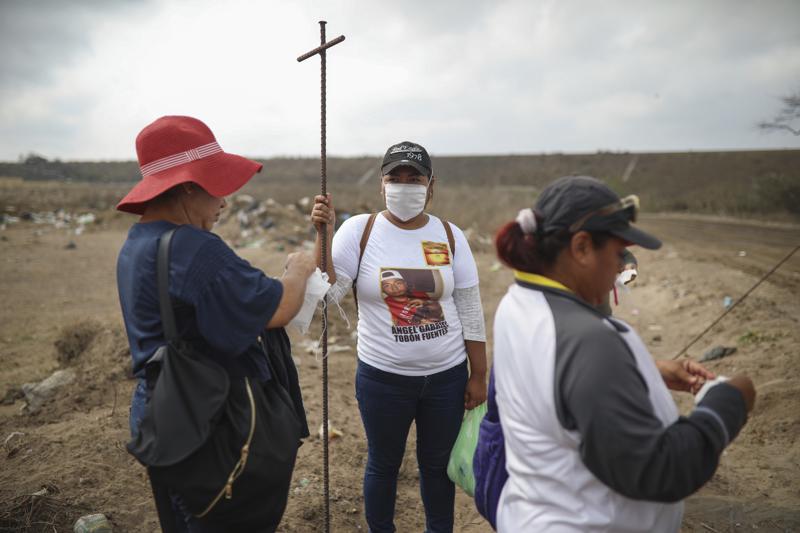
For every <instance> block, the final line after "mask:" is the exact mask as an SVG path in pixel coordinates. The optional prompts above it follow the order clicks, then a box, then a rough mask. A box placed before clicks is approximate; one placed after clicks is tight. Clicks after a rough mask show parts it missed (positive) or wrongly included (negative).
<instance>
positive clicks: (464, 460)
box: [447, 402, 487, 496]
mask: <svg viewBox="0 0 800 533" xmlns="http://www.w3.org/2000/svg"><path fill="white" fill-rule="evenodd" d="M486 409H487V404H486V402H483V403H482V404H480V405H479V406H477V407H476V408H474V409H472V410H470V411H467V412H466V413H465V414H464V420H463V422H461V430H460V431H459V432H458V438H456V443H455V444H454V445H453V450H452V451H451V452H450V460H449V461H448V463H447V476H448V477H449V478H450V480H451V481H452V482H453V483H455V484H456V485H458V486H459V487H461V488H462V489H463V490H464V492H466V493H467V494H469V495H470V496H474V495H475V474H474V473H473V471H472V459H473V457H474V456H475V448H476V447H477V446H478V432H479V431H480V426H481V421H482V420H483V417H484V416H485V415H486Z"/></svg>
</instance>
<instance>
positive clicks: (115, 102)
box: [0, 0, 800, 160]
mask: <svg viewBox="0 0 800 533" xmlns="http://www.w3.org/2000/svg"><path fill="white" fill-rule="evenodd" d="M320 19H325V20H327V21H328V30H327V31H328V38H333V37H336V36H338V35H340V34H344V35H345V36H346V38H347V40H346V41H345V42H344V43H342V44H340V45H338V46H336V47H335V48H333V49H331V50H330V51H329V53H328V153H329V154H330V155H363V154H370V155H374V154H380V153H382V152H383V151H384V150H385V148H386V147H387V146H388V145H389V144H391V143H393V142H397V141H400V140H412V141H417V142H420V143H422V144H424V145H425V146H427V147H428V148H429V150H430V151H431V152H433V153H435V154H507V153H541V152H554V151H562V152H594V151H596V150H630V151H682V150H715V149H750V148H799V147H800V137H794V136H792V135H791V134H789V133H783V132H776V133H771V134H768V133H762V132H761V131H759V130H758V129H756V127H755V124H756V123H757V122H758V121H760V120H764V119H768V118H770V117H772V116H774V115H775V114H776V113H777V111H778V110H779V108H780V101H779V97H780V96H782V95H786V94H789V93H791V92H794V91H797V90H800V22H798V21H800V1H797V0H786V1H770V0H765V1H761V2H752V1H734V0H729V1H722V0H721V1H701V0H687V1H670V2H663V1H655V0H652V1H630V2H626V1H616V0H605V1H603V2H590V1H588V0H587V1H583V2H578V1H533V0H527V1H526V0H520V1H512V0H509V1H503V0H498V1H488V0H487V1H482V2H479V1H455V0H454V1H434V0H428V1H424V0H419V1H418V0H406V1H402V2H390V1H382V0H371V1H366V0H365V1H349V2H348V1H319V2H309V1H296V2H289V1H284V2H278V1H271V0H251V1H248V0H226V1H224V2H221V1H219V0H196V1H190V0H185V1H177V0H174V1H167V0H149V1H145V0H142V1H135V0H129V1H109V0H96V1H82V2H81V1H72V2H66V1H60V0H59V1H55V0H53V1H37V0H18V1H17V0H0V76H1V77H0V160H16V159H17V158H18V157H19V155H20V154H22V153H28V152H36V153H39V154H42V155H44V156H45V157H48V158H56V157H59V158H62V159H133V158H135V156H136V154H135V148H134V139H135V137H136V134H137V133H138V132H139V130H141V129H142V128H143V127H144V126H145V125H147V124H148V123H149V122H151V121H152V120H154V119H156V118H158V117H159V116H162V115H167V114H185V115H192V116H195V117H197V118H200V119H201V120H203V121H204V122H206V123H207V124H208V125H209V126H210V127H211V129H212V130H213V131H214V132H215V134H216V136H217V139H218V141H219V142H220V144H221V145H222V147H223V148H224V149H226V150H227V151H231V152H238V153H241V154H244V155H249V156H261V157H269V156H276V155H291V156H294V155H310V156H313V155H317V154H318V153H319V59H317V58H314V59H311V60H308V61H306V62H304V63H297V61H296V58H297V56H299V55H300V54H302V53H303V52H305V51H307V50H309V49H311V48H314V47H315V46H317V45H318V44H319V25H318V24H317V21H318V20H320Z"/></svg>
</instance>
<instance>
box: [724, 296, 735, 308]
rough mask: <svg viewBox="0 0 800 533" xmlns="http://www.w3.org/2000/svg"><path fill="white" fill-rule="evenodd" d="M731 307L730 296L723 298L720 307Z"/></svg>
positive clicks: (731, 299)
mask: <svg viewBox="0 0 800 533" xmlns="http://www.w3.org/2000/svg"><path fill="white" fill-rule="evenodd" d="M732 305H733V298H731V297H730V296H726V297H725V298H723V299H722V307H724V308H725V309H727V308H729V307H730V306H732Z"/></svg>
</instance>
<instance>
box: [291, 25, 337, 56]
mask: <svg viewBox="0 0 800 533" xmlns="http://www.w3.org/2000/svg"><path fill="white" fill-rule="evenodd" d="M320 22H324V21H320ZM342 41H344V35H340V36H338V37H337V38H336V39H333V40H331V41H328V42H327V43H323V44H322V46H318V47H317V48H314V49H313V50H311V51H310V52H306V53H305V54H303V55H301V56H300V57H298V58H297V61H298V62H300V61H305V60H306V59H308V58H309V57H311V56H315V55H317V54H319V53H321V52H324V51H325V50H327V49H328V48H330V47H331V46H334V45H337V44H339V43H340V42H342Z"/></svg>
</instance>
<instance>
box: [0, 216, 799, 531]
mask: <svg viewBox="0 0 800 533" xmlns="http://www.w3.org/2000/svg"><path fill="white" fill-rule="evenodd" d="M642 225H643V226H644V227H645V228H647V229H649V230H651V231H653V232H654V233H656V234H657V235H659V236H661V237H662V239H663V240H664V241H665V246H664V248H662V249H661V250H659V251H656V252H646V251H638V252H637V256H638V257H639V260H640V266H641V276H640V279H639V280H638V281H637V282H636V285H635V286H634V288H633V289H632V290H631V292H630V293H626V294H623V295H622V300H621V302H620V306H619V307H618V308H617V309H616V310H615V313H616V314H617V315H619V316H620V317H622V318H624V319H626V320H628V321H629V322H631V323H632V324H633V325H634V327H636V329H637V330H638V331H639V332H640V334H641V335H642V337H643V339H644V340H645V342H647V343H648V345H649V346H650V348H651V350H652V352H653V354H654V356H656V357H657V358H665V357H671V356H672V355H674V353H675V352H676V351H677V350H678V349H679V348H680V347H682V346H683V345H684V344H685V343H686V342H688V340H690V339H691V338H692V337H693V336H694V335H695V334H696V333H698V332H699V331H701V330H702V329H703V328H705V326H706V325H707V324H709V323H710V322H711V321H712V320H713V319H714V318H715V317H716V316H717V315H718V314H719V313H721V312H722V311H723V310H724V307H723V300H724V298H725V296H730V297H731V298H732V299H734V300H735V299H736V298H737V297H738V296H739V295H741V294H743V293H744V292H745V291H746V290H747V289H748V288H749V287H750V286H751V285H752V284H753V283H755V281H756V280H757V279H758V278H759V277H760V276H761V274H762V273H764V272H765V271H767V270H768V269H769V268H771V267H772V266H773V265H774V264H775V263H777V261H778V260H779V259H780V258H781V257H783V256H784V255H785V254H786V253H788V251H789V250H790V249H791V248H792V247H793V246H796V245H797V244H800V227H788V226H770V225H764V224H748V223H741V222H737V223H734V222H731V221H713V220H709V219H700V218H691V217H678V216H671V217H663V216H650V217H645V219H644V220H643V221H642ZM0 236H1V237H2V238H1V239H0V258H1V259H0V291H2V292H1V293H2V295H3V300H4V302H3V305H2V306H0V358H1V360H2V361H3V372H2V375H0V394H3V393H5V392H6V391H7V390H10V391H12V393H13V391H14V390H16V389H18V388H19V387H20V386H21V384H22V383H25V382H29V381H38V380H41V379H43V378H45V377H47V376H48V375H50V374H51V373H52V372H53V371H54V370H56V369H58V368H60V367H61V363H59V361H58V359H57V357H56V355H57V353H56V350H55V349H54V347H53V343H54V341H56V340H57V339H58V338H60V337H61V338H63V336H64V333H65V331H66V332H74V331H75V329H76V326H75V325H76V324H77V323H79V322H83V323H84V325H86V324H88V325H89V329H88V331H94V333H95V334H94V337H93V338H92V339H90V341H89V342H88V343H87V346H86V348H85V350H83V351H82V353H80V354H79V355H78V356H77V357H76V358H75V359H74V360H72V361H71V362H69V363H68V364H67V366H69V367H71V368H73V369H75V370H76V371H77V373H78V378H77V381H76V383H75V384H74V385H72V386H70V387H68V389H67V390H66V392H63V393H61V394H60V395H59V396H58V397H57V398H56V399H55V400H53V401H51V402H49V403H48V404H46V405H45V408H44V409H43V410H42V411H41V412H40V413H38V414H34V415H28V414H21V413H20V408H21V406H22V401H21V400H18V399H17V400H14V397H13V394H12V395H10V396H8V397H7V401H6V402H4V405H0V438H2V439H6V438H7V437H8V436H9V435H12V433H14V432H19V433H21V435H14V436H13V437H11V438H10V439H9V440H8V441H7V442H6V444H5V450H3V451H2V452H0V497H1V498H0V501H2V507H0V524H3V522H2V521H1V520H2V519H3V518H4V517H5V515H4V514H3V513H5V512H7V511H8V510H9V509H11V507H10V505H11V503H10V502H12V500H13V499H14V498H16V499H17V500H19V498H20V497H21V496H24V495H27V494H31V493H32V492H34V491H37V490H39V489H41V488H42V487H43V486H45V487H48V490H49V491H50V494H51V496H52V498H53V501H55V502H57V503H58V504H59V505H61V506H62V508H63V509H64V516H63V517H61V518H60V519H53V520H54V521H55V522H58V523H60V524H68V525H70V527H69V528H67V529H59V530H60V531H61V530H64V531H66V530H71V523H72V522H74V520H75V519H76V518H77V516H79V514H77V513H79V512H80V511H81V510H85V511H92V512H104V513H106V514H107V515H109V516H110V517H111V518H112V520H113V522H114V524H115V526H116V530H118V531H153V530H155V528H156V525H155V524H156V522H155V514H154V510H153V506H152V503H151V498H150V496H149V493H148V491H147V486H146V481H145V477H144V472H143V469H142V468H141V467H140V466H139V465H138V464H136V463H135V461H134V460H133V459H132V458H131V457H130V456H129V455H128V454H127V453H126V452H125V450H124V443H125V442H126V441H127V438H128V425H127V408H128V405H129V398H130V393H131V390H132V387H133V384H134V382H133V381H132V380H131V379H130V378H129V376H128V375H127V374H128V370H127V368H128V360H127V358H128V357H129V355H128V353H127V346H126V340H125V337H124V334H123V330H122V323H121V317H120V313H119V306H118V302H117V297H116V289H115V275H114V265H115V261H116V254H117V251H118V249H119V247H120V245H121V243H122V242H123V240H124V237H125V230H124V227H123V226H122V225H120V223H114V224H110V225H97V226H96V227H93V228H90V229H89V230H88V231H87V232H85V233H84V234H82V235H80V236H75V235H70V234H67V232H66V230H57V229H54V228H51V227H45V226H38V225H35V224H33V223H19V224H15V225H13V226H10V227H9V228H8V229H7V230H5V231H2V232H0ZM70 241H73V242H74V243H75V245H76V246H75V247H74V248H69V249H68V248H67V245H68V244H69V243H70ZM287 251H288V250H286V251H280V252H279V251H277V250H276V249H275V247H273V246H271V245H270V243H266V244H264V245H263V247H262V248H254V249H243V250H240V253H241V255H242V256H244V257H245V258H247V259H248V260H250V261H251V262H253V263H254V264H255V265H257V266H259V267H261V268H264V269H265V271H267V273H271V274H277V273H278V272H279V271H280V270H281V269H282V266H283V258H284V257H285V254H286V252H287ZM742 252H744V254H742ZM476 259H477V261H478V263H479V267H480V272H481V289H482V296H483V299H484V306H485V311H486V313H487V324H489V325H491V322H492V318H493V315H494V310H495V308H496V305H497V303H498V301H499V299H500V297H501V296H502V294H503V293H504V292H505V290H506V288H507V286H508V284H509V283H510V281H511V276H510V273H509V272H508V271H507V270H506V269H502V268H501V269H497V268H496V267H495V259H494V257H493V255H492V254H490V253H486V252H484V253H478V254H477V255H476ZM345 310H346V311H347V313H348V315H349V316H350V318H351V321H352V319H353V317H354V313H353V311H354V310H353V307H352V303H351V302H349V301H348V302H347V303H346V304H345ZM332 321H333V323H332V327H331V338H330V344H331V345H332V346H337V347H339V348H337V350H341V351H336V352H335V353H332V354H331V356H330V357H331V358H330V379H331V383H330V388H331V400H330V401H331V413H332V424H333V425H334V426H335V427H336V428H338V429H339V430H341V431H342V433H343V437H342V438H340V439H337V440H335V441H333V442H332V444H331V476H332V515H333V528H332V529H333V531H359V530H366V526H365V522H364V518H363V508H362V507H363V500H362V497H361V478H362V475H363V467H364V460H365V455H366V446H365V440H364V434H363V429H362V427H361V422H360V418H359V414H358V409H357V406H356V402H355V398H354V397H353V376H354V369H355V351H354V346H355V341H354V339H353V336H352V334H351V333H352V332H351V330H348V329H347V327H346V326H345V325H344V323H343V322H342V321H341V320H339V319H333V320H332ZM799 321H800V253H798V254H797V255H795V257H793V258H792V259H791V260H790V261H789V262H787V263H786V264H785V265H784V266H783V267H782V268H781V269H780V271H779V272H777V273H776V274H775V275H774V276H772V277H771V278H770V279H769V280H768V281H767V282H765V283H764V284H763V285H762V286H761V287H759V289H758V290H757V291H755V292H754V293H753V294H752V295H751V296H750V297H749V298H748V299H747V300H746V301H745V302H743V303H742V304H741V305H740V306H739V307H738V308H737V309H735V310H734V311H733V312H732V313H730V315H729V316H728V317H726V319H725V320H724V321H723V322H721V323H720V324H719V325H718V326H717V327H715V328H714V329H713V330H712V331H711V332H710V333H709V334H708V335H707V336H706V337H704V338H703V339H702V340H701V341H700V342H698V343H697V344H696V345H695V346H694V347H693V348H692V349H691V350H690V353H691V354H692V355H693V356H694V357H699V356H700V355H702V353H703V352H704V351H705V350H706V349H708V348H709V347H712V346H716V345H725V346H735V347H737V349H738V351H737V352H736V353H735V354H734V355H732V356H729V357H727V358H724V359H721V360H717V361H713V362H711V363H709V365H708V366H709V367H710V368H711V369H712V370H714V371H715V372H719V373H722V374H727V375H730V374H732V373H736V372H746V373H748V374H749V375H751V376H752V377H753V379H754V380H755V382H756V386H757V388H758V391H759V397H758V401H757V406H756V409H755V411H754V413H753V415H752V417H751V419H750V421H749V423H748V425H747V426H746V427H745V429H744V430H743V431H742V433H741V434H740V436H739V438H738V440H737V441H736V442H735V443H734V444H733V445H732V446H731V447H730V448H729V449H728V450H727V451H726V452H725V454H724V456H723V457H722V460H721V464H720V466H719V469H718V472H717V474H716V475H715V477H714V479H713V480H712V481H711V482H710V483H709V484H708V485H707V486H706V487H704V488H703V489H702V490H701V491H700V492H699V493H698V494H696V495H694V496H692V497H691V498H689V500H688V502H687V512H686V518H685V521H684V531H739V530H741V531H743V530H750V529H758V530H760V531H790V530H797V529H800V511H798V509H800V484H799V483H798V481H797V473H798V472H799V471H800V442H798V438H799V437H800V409H798V407H800V400H798V398H800V385H799V384H798V383H799V380H800V325H799V324H798V322H799ZM489 329H491V328H489ZM317 334H318V328H317V329H313V330H312V333H311V334H310V335H309V336H308V337H306V338H302V337H299V336H297V335H293V340H294V346H295V348H294V351H295V356H296V357H297V359H298V362H299V370H300V375H301V382H302V386H303V388H304V394H305V401H306V408H307V411H308V414H309V421H310V423H311V425H313V426H314V428H313V430H312V433H316V429H317V428H318V427H319V424H320V419H321V386H320V383H319V381H320V373H321V370H320V365H319V363H318V361H317V360H316V359H315V357H314V355H313V354H311V353H308V351H307V350H306V349H305V346H306V345H307V343H308V341H309V340H310V339H313V338H316V335H317ZM676 400H677V401H678V403H679V405H680V407H681V409H682V411H683V412H688V410H690V409H691V399H690V398H687V397H682V396H676ZM414 448H415V446H414V435H413V432H412V435H411V436H410V438H409V442H408V446H407V455H406V460H405V461H404V464H403V467H402V469H401V474H400V486H399V494H398V501H397V527H398V531H402V532H405V531H421V530H422V529H423V527H424V516H423V511H422V506H421V502H420V499H419V493H418V475H417V471H416V461H415V457H414ZM321 450H322V446H321V442H320V440H319V439H318V438H313V437H312V438H311V439H309V440H308V442H306V444H305V445H304V446H303V447H302V448H301V450H300V457H299V460H298V467H297V469H296V472H295V476H294V482H293V489H292V494H291V497H290V503H289V507H288V509H287V512H286V516H285V519H284V522H283V524H282V526H281V528H280V531H284V532H287V533H288V532H308V531H318V530H320V527H321V523H322V515H321V512H322V500H321V494H320V492H321V472H322V467H321V456H322V452H321ZM17 500H13V501H17ZM70 506H72V507H70ZM59 520H60V522H59ZM55 522H54V523H55ZM0 529H1V528H0ZM456 530H457V531H467V532H488V531H490V528H489V527H488V526H487V525H486V524H485V522H483V520H482V519H480V517H479V516H478V514H477V512H476V511H475V510H474V506H473V504H472V502H471V500H470V499H469V498H468V497H467V496H466V495H464V494H462V493H459V494H458V496H457V503H456Z"/></svg>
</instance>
